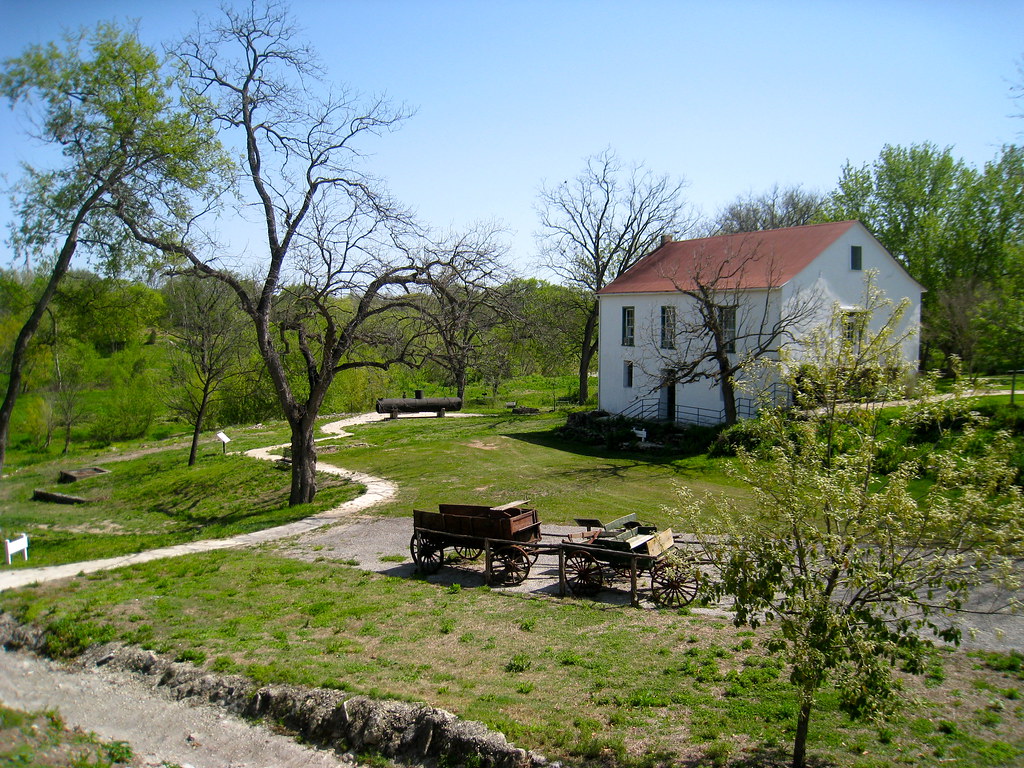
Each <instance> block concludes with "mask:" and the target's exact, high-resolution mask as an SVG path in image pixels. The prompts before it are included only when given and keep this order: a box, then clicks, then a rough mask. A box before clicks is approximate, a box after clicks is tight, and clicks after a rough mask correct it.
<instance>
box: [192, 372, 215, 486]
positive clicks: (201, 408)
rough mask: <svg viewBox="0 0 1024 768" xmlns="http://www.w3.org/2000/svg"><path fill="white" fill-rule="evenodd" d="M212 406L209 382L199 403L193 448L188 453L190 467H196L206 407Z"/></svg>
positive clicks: (193, 434) (205, 385)
mask: <svg viewBox="0 0 1024 768" xmlns="http://www.w3.org/2000/svg"><path fill="white" fill-rule="evenodd" d="M209 404H210V385H209V382H207V383H206V384H204V385H203V399H202V400H201V401H200V403H199V413H197V414H196V425H195V429H193V430H192V448H191V449H190V450H189V452H188V465H189V466H190V467H194V466H195V463H196V453H198V451H199V433H200V432H202V431H203V419H205V418H206V407H207V406H208V405H209Z"/></svg>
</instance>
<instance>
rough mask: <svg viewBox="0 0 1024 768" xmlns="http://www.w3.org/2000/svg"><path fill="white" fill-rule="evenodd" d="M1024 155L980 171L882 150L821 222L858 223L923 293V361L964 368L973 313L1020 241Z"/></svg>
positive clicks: (843, 183) (926, 155) (921, 153)
mask: <svg viewBox="0 0 1024 768" xmlns="http://www.w3.org/2000/svg"><path fill="white" fill-rule="evenodd" d="M1022 157H1024V156H1022V150H1021V149H1020V148H1018V147H1013V146H1008V147H1004V148H1003V149H1002V151H1001V153H1000V155H999V157H998V158H997V159H996V160H994V161H993V162H990V163H988V164H986V166H985V167H984V168H983V169H981V170H978V169H975V168H971V167H970V166H968V165H967V164H965V163H964V162H963V161H962V160H959V159H957V158H956V157H954V155H953V151H952V149H951V148H949V147H946V148H944V149H940V148H938V147H936V146H935V145H933V144H930V143H924V144H915V145H911V146H909V147H901V146H891V145H886V146H885V147H883V148H882V151H881V152H880V153H879V156H878V159H877V160H875V161H874V162H873V163H872V164H870V165H863V166H860V167H855V166H852V165H850V164H849V163H848V164H847V165H846V166H845V167H844V168H843V170H842V174H841V176H840V179H839V184H838V187H837V188H836V190H835V191H834V192H833V193H832V194H831V195H830V196H829V198H828V199H827V200H826V202H825V205H824V206H823V209H822V217H823V218H824V219H825V220H829V221H839V220H845V219H859V220H860V221H861V222H862V223H863V224H864V225H865V226H866V227H867V228H868V229H869V230H871V232H872V233H874V235H875V236H876V237H877V238H878V239H879V241H880V242H881V243H882V245H884V246H885V247H886V249H888V250H889V252H890V253H892V254H893V255H894V256H895V257H896V258H897V259H899V260H900V261H901V262H902V263H903V265H904V266H905V267H906V268H907V270H908V271H909V272H910V274H911V275H913V276H914V277H915V278H916V279H917V280H918V281H919V282H921V284H922V285H923V286H924V287H925V288H926V289H927V292H926V293H925V294H924V296H923V299H922V302H923V303H922V324H923V328H922V346H923V350H924V352H923V357H924V359H925V362H926V363H927V362H928V358H929V356H930V355H929V351H930V350H932V349H935V350H937V351H939V352H940V353H941V354H942V355H943V356H944V357H946V358H949V357H951V356H954V355H955V356H957V357H960V358H962V359H963V360H965V361H966V362H967V363H968V365H970V363H971V361H972V356H973V352H974V348H975V346H976V344H977V341H978V333H977V325H976V323H975V322H974V321H975V318H976V315H977V306H978V304H979V302H981V301H982V300H984V298H985V296H986V295H987V294H988V292H989V291H990V290H991V288H992V287H993V285H994V283H995V282H997V281H998V280H999V278H1000V276H1001V275H1002V274H1003V271H1004V269H1005V264H1006V258H1007V252H1008V249H1010V248H1013V247H1016V246H1017V245H1019V244H1020V243H1021V242H1022V237H1024V179H1022V176H1024V163H1022Z"/></svg>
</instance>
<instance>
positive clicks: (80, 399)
mask: <svg viewBox="0 0 1024 768" xmlns="http://www.w3.org/2000/svg"><path fill="white" fill-rule="evenodd" d="M89 385H90V382H89V378H88V375H87V373H86V370H85V363H84V361H83V360H82V359H81V357H80V356H74V355H71V356H67V355H66V356H65V357H64V361H63V363H62V364H61V363H60V362H58V357H57V354H56V351H55V353H54V381H53V388H52V391H51V392H50V396H49V398H48V399H49V402H50V413H51V414H52V418H53V422H54V424H55V425H56V426H58V427H62V428H63V429H64V449H63V450H62V451H61V453H62V454H64V455H66V454H67V452H68V450H69V449H70V448H71V430H72V429H73V428H74V427H75V425H77V424H80V423H81V422H82V421H84V420H85V419H86V417H87V416H88V414H89V407H88V403H87V402H86V399H85V393H86V391H87V390H88V389H89Z"/></svg>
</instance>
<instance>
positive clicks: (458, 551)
mask: <svg viewBox="0 0 1024 768" xmlns="http://www.w3.org/2000/svg"><path fill="white" fill-rule="evenodd" d="M452 549H454V550H455V556H456V557H458V558H459V559H460V560H476V559H477V558H478V557H480V555H481V554H483V549H481V548H480V547H471V546H469V545H468V544H460V545H458V546H456V547H452Z"/></svg>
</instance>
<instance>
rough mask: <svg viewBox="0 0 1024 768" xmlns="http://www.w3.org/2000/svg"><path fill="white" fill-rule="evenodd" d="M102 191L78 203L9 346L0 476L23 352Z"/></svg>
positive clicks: (0, 421)
mask: <svg viewBox="0 0 1024 768" xmlns="http://www.w3.org/2000/svg"><path fill="white" fill-rule="evenodd" d="M105 191H106V185H105V184H104V185H101V186H100V187H98V188H97V189H95V190H93V192H92V194H91V195H89V197H88V198H86V199H85V200H84V201H83V202H82V205H81V206H80V207H79V209H78V212H77V214H76V215H75V218H74V220H73V222H72V224H71V229H70V231H69V232H68V234H67V237H65V238H64V245H63V246H61V249H60V254H59V255H58V256H57V262H56V263H55V264H54V265H53V271H52V272H50V279H49V281H48V282H47V283H46V287H45V288H44V289H43V293H42V295H41V296H40V297H39V299H38V300H37V301H36V305H35V307H33V309H32V314H31V315H29V317H28V320H26V321H25V325H23V326H22V327H21V331H20V332H19V333H18V338H17V340H16V341H15V342H14V349H12V350H11V374H10V375H11V377H10V379H9V380H8V382H7V394H6V395H5V396H4V402H3V404H2V405H0V477H3V474H4V462H5V461H6V460H7V438H8V436H9V434H10V429H11V415H12V414H13V413H14V403H15V401H17V399H18V389H19V387H20V385H21V374H22V369H23V368H24V366H25V355H26V354H27V353H28V345H29V342H30V341H32V337H33V336H34V335H35V333H36V330H37V329H38V328H39V323H40V322H41V321H42V319H43V314H44V313H45V312H46V309H47V307H49V306H50V300H51V299H52V298H53V296H54V294H55V293H57V286H59V285H60V281H61V280H63V279H64V275H66V274H67V271H68V268H69V267H70V266H71V258H72V257H73V256H74V255H75V250H76V249H77V248H78V232H79V230H80V229H81V228H82V223H83V222H84V221H85V217H86V216H87V215H88V214H89V212H90V211H91V210H92V207H93V206H94V205H95V204H96V202H97V201H98V200H99V199H100V197H102V195H103V193H104V192H105Z"/></svg>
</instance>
